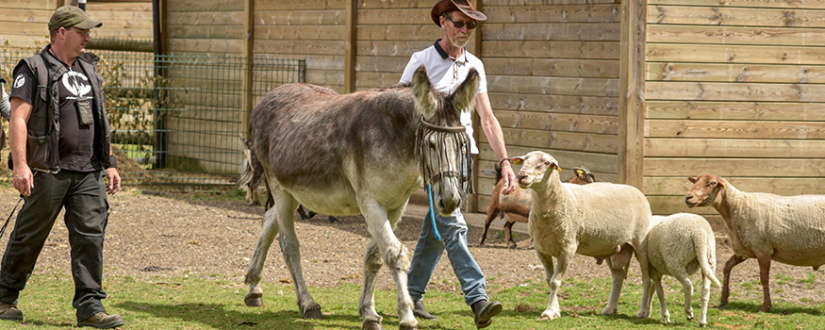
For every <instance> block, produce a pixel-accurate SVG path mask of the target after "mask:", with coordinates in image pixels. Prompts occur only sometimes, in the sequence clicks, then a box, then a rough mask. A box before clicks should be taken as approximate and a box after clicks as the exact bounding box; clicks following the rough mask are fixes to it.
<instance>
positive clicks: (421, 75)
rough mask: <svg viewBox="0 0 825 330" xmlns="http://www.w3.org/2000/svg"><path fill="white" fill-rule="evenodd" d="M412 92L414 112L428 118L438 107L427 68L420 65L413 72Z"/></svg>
mask: <svg viewBox="0 0 825 330" xmlns="http://www.w3.org/2000/svg"><path fill="white" fill-rule="evenodd" d="M412 83H413V94H414V95H415V112H416V113H418V114H421V115H424V119H429V118H431V117H432V116H433V115H435V112H436V110H437V109H438V99H436V97H435V94H434V93H433V88H432V85H431V84H430V78H429V77H428V76H427V70H426V69H424V66H423V65H422V66H420V67H419V68H418V69H417V70H415V73H414V74H413V81H412Z"/></svg>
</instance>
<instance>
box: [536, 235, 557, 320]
mask: <svg viewBox="0 0 825 330" xmlns="http://www.w3.org/2000/svg"><path fill="white" fill-rule="evenodd" d="M536 252H537V254H538V256H539V261H541V264H542V265H543V266H544V278H545V280H546V281H547V286H548V287H549V288H550V300H549V301H548V302H547V308H545V310H544V312H542V313H541V317H539V320H552V319H555V318H558V317H559V316H561V312H560V309H559V301H558V299H557V297H556V294H555V293H556V291H555V290H554V289H553V283H552V281H551V280H552V279H553V275H554V274H555V268H554V266H553V257H552V256H551V255H549V254H543V253H541V252H539V251H538V250H536Z"/></svg>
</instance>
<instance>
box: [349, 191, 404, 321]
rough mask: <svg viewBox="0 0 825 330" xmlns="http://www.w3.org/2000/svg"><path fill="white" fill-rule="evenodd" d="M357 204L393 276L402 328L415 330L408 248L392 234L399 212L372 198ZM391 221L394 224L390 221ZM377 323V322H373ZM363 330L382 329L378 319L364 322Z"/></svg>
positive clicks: (401, 209)
mask: <svg viewBox="0 0 825 330" xmlns="http://www.w3.org/2000/svg"><path fill="white" fill-rule="evenodd" d="M358 205H359V206H360V207H361V211H362V212H363V214H364V218H365V219H366V221H367V230H368V231H369V233H370V235H371V236H372V238H373V240H375V241H376V242H377V243H378V244H377V245H378V248H379V249H380V252H381V253H382V254H383V257H384V258H383V259H384V263H385V264H386V265H387V266H388V267H389V268H390V272H391V273H392V277H393V279H394V280H395V284H396V291H397V292H398V317H399V319H400V320H401V321H400V322H399V327H400V328H401V329H417V328H418V321H417V320H416V319H415V316H413V312H412V307H413V302H412V298H410V292H409V290H408V289H407V271H409V269H410V258H409V254H408V253H407V249H405V248H404V246H403V245H401V241H399V240H398V238H397V237H396V236H395V233H393V231H392V230H393V223H397V221H398V220H397V219H396V218H400V213H401V212H403V208H400V210H392V212H388V210H387V209H386V208H385V207H384V206H383V205H381V204H379V203H378V202H377V201H375V200H372V199H366V200H359V202H358ZM390 218H393V219H394V221H391V220H390ZM373 321H377V322H373ZM362 325H363V326H364V328H365V329H372V328H375V329H381V323H380V320H371V319H366V318H365V319H364V321H363V324H362Z"/></svg>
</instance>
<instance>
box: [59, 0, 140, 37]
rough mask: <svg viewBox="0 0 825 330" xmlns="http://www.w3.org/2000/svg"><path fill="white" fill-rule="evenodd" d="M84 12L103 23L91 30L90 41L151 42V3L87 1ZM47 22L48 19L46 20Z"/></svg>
mask: <svg viewBox="0 0 825 330" xmlns="http://www.w3.org/2000/svg"><path fill="white" fill-rule="evenodd" d="M86 12H88V13H89V16H90V17H91V18H92V19H96V20H99V21H101V22H103V26H102V27H101V28H99V29H92V39H95V38H118V39H130V40H133V39H140V40H148V41H151V40H152V36H153V35H152V1H151V0H148V1H146V0H143V1H134V2H123V1H117V2H106V1H89V2H88V3H87V4H86ZM47 20H48V18H47Z"/></svg>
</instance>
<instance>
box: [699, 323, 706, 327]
mask: <svg viewBox="0 0 825 330" xmlns="http://www.w3.org/2000/svg"><path fill="white" fill-rule="evenodd" d="M706 326H708V323H707V322H704V323H702V322H699V327H700V328H704V327H706Z"/></svg>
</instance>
